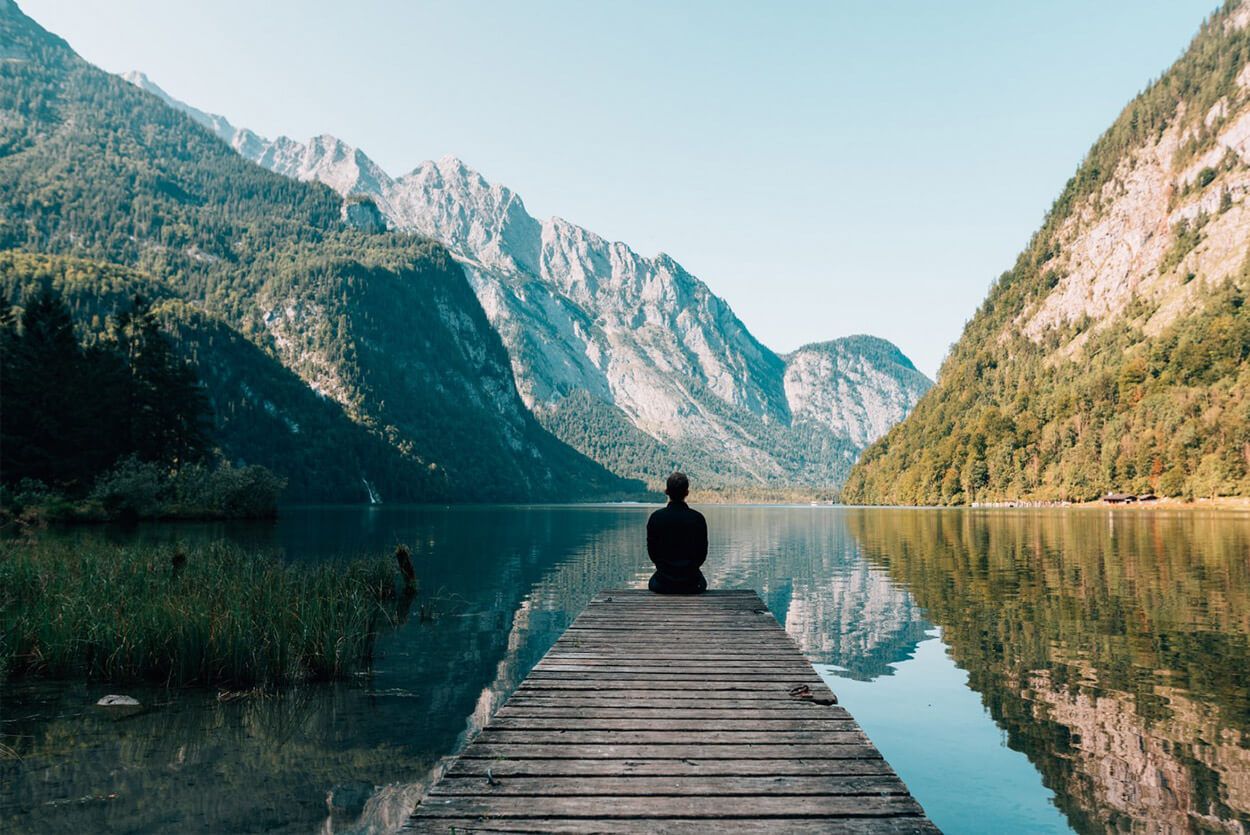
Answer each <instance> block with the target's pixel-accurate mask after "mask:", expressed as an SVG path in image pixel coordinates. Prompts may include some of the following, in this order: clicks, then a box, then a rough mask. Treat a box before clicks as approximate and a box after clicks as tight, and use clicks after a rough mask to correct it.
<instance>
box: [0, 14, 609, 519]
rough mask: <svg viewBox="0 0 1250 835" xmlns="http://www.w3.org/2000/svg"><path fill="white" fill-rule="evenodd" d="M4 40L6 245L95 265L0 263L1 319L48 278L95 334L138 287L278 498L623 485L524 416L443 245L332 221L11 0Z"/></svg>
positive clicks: (539, 494) (0, 102) (321, 191)
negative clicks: (277, 483)
mask: <svg viewBox="0 0 1250 835" xmlns="http://www.w3.org/2000/svg"><path fill="white" fill-rule="evenodd" d="M0 44H2V45H3V60H0V249H4V250H21V251H24V252H27V253H48V254H56V255H66V256H73V257H75V258H81V259H87V260H89V261H92V262H96V266H94V267H80V266H75V267H72V268H70V269H69V270H68V271H67V270H66V268H65V267H64V265H63V264H60V265H58V264H57V263H52V262H40V261H38V260H22V259H19V258H9V259H8V260H6V262H5V270H4V272H5V276H6V278H5V288H6V290H7V291H8V293H9V300H10V302H12V303H13V304H16V305H19V306H20V305H21V304H22V303H23V301H24V299H25V298H26V297H27V295H28V294H29V293H30V292H31V287H32V286H33V285H32V282H35V283H38V281H42V280H45V279H40V278H37V277H34V276H33V274H32V271H33V273H41V272H48V271H51V272H52V273H53V274H54V276H53V278H52V279H51V280H53V281H55V282H59V283H63V284H66V285H67V292H68V293H69V295H71V296H72V297H74V304H75V306H76V308H77V309H78V310H79V311H81V312H82V313H83V314H84V315H83V316H82V317H80V321H81V322H82V325H83V326H84V327H86V328H88V329H90V328H91V327H92V326H93V324H92V323H93V321H94V320H93V319H92V318H91V317H93V316H95V315H96V309H97V308H99V309H102V308H104V307H107V306H108V305H109V304H110V303H111V302H110V299H111V298H113V296H112V295H110V293H111V291H110V290H109V289H108V288H109V286H110V285H111V284H112V283H118V282H120V283H121V284H127V285H129V284H133V283H135V282H138V283H142V284H143V285H144V286H145V287H146V288H147V290H146V292H147V293H148V295H149V296H150V297H151V298H153V299H155V300H157V306H156V311H157V313H158V315H159V317H160V320H161V321H162V322H164V323H165V324H166V325H167V326H168V327H169V328H170V330H171V332H173V333H174V334H176V335H177V337H178V341H179V343H180V344H181V345H182V346H183V348H184V350H185V351H186V352H187V354H188V355H189V356H192V357H194V358H196V359H197V360H199V365H200V367H201V369H202V373H203V376H204V378H205V380H206V381H207V383H208V386H209V390H210V393H211V396H212V398H213V400H214V405H215V407H216V408H215V410H214V413H215V414H216V415H217V418H216V420H217V427H216V428H217V430H218V432H219V436H218V441H219V442H220V444H221V445H222V447H223V448H224V449H225V450H226V451H228V453H229V454H230V455H232V456H234V457H237V458H240V459H243V460H246V461H248V462H263V463H265V464H267V465H269V466H271V467H272V468H273V469H274V470H275V471H277V472H279V473H281V474H283V475H285V476H287V477H288V479H289V480H290V485H291V486H290V488H289V489H290V491H291V492H290V496H289V498H325V499H329V498H335V499H344V500H363V499H364V498H366V497H367V492H366V489H365V487H364V485H363V482H364V480H365V479H367V480H369V481H370V482H373V483H375V484H376V485H377V487H378V490H379V492H380V493H381V495H382V497H383V498H384V499H407V500H423V499H426V500H428V499H451V498H458V499H465V500H486V499H525V498H548V497H558V496H559V497H574V496H585V495H603V494H604V493H606V492H611V491H619V490H621V489H628V488H630V485H629V484H627V483H625V482H622V481H621V480H620V479H617V478H616V477H614V476H612V475H611V474H610V473H608V472H607V471H606V470H604V469H603V468H602V467H600V466H599V465H597V464H594V463H593V462H591V461H589V460H588V459H586V458H585V457H584V456H581V455H580V454H578V453H576V452H575V451H573V450H572V449H570V448H569V447H567V446H565V445H564V444H562V443H561V442H559V441H557V440H556V439H555V438H554V437H552V436H551V435H550V434H549V433H547V432H546V431H545V430H543V429H542V428H541V427H540V426H539V425H538V424H537V422H536V421H535V420H534V419H533V417H532V416H531V415H530V414H529V412H528V410H527V409H526V408H525V407H524V405H523V404H522V403H521V400H520V398H519V396H518V395H517V393H516V390H515V386H514V383H513V380H512V374H511V368H510V365H509V360H508V356H507V354H506V353H505V351H504V348H503V345H502V343H501V342H500V341H499V338H498V336H497V335H496V334H495V332H494V331H493V330H492V329H491V327H490V325H489V323H488V322H487V320H486V317H485V315H484V314H483V312H482V310H481V307H480V305H479V304H478V302H477V299H476V297H475V296H474V294H473V292H472V290H471V288H470V287H469V285H468V283H467V282H466V281H465V278H464V275H463V272H462V270H461V269H460V267H459V266H458V265H457V264H456V263H455V262H454V261H452V260H451V259H450V258H449V257H448V256H447V254H446V252H445V250H443V248H442V247H440V246H439V245H437V244H434V243H431V242H428V241H424V240H421V239H418V238H414V237H412V236H410V235H407V234H399V233H385V232H372V231H367V230H362V229H358V228H356V225H352V224H349V223H347V222H345V221H344V220H343V217H344V216H345V215H346V213H345V212H344V211H343V206H342V204H343V201H342V199H341V198H340V197H339V196H338V195H337V194H335V193H334V192H333V191H332V190H330V189H329V188H326V187H324V186H321V185H317V184H306V183H299V182H296V181H293V180H290V179H287V178H285V177H281V176H278V175H276V174H273V173H271V172H268V171H265V170H263V169H261V168H260V167H258V166H255V165H253V164H251V163H249V162H247V161H245V160H243V159H241V158H240V157H239V156H238V155H236V154H235V153H234V152H233V151H232V150H231V149H230V148H228V147H226V146H225V145H223V144H222V143H221V142H220V141H218V140H217V139H216V138H215V137H214V136H213V135H212V134H211V133H209V132H208V131H207V130H205V129H204V128H203V127H202V126H200V125H198V124H196V123H195V122H194V121H193V120H192V119H190V118H188V117H187V116H185V115H184V114H182V113H179V112H177V111H175V110H172V109H170V108H168V107H165V106H164V105H162V104H161V103H160V102H158V101H156V100H155V99H153V98H152V97H151V96H149V95H147V94H145V93H143V92H141V91H139V90H137V89H135V88H134V87H133V86H131V85H129V84H127V83H126V82H124V81H122V80H121V79H118V78H116V77H114V76H111V75H109V74H107V73H104V72H103V71H101V70H99V69H97V68H95V67H93V66H91V65H90V64H88V63H87V62H85V61H83V60H82V59H81V58H79V57H78V56H77V55H75V54H74V53H73V51H72V50H71V49H70V48H69V47H68V45H66V44H65V43H64V42H63V41H62V40H60V39H59V38H56V37H55V36H52V35H50V34H48V33H47V32H45V31H43V30H42V29H41V28H39V27H38V26H37V25H36V24H35V23H33V22H32V21H31V20H30V19H29V18H27V17H25V16H24V15H23V14H22V13H21V12H20V11H19V10H18V9H17V8H16V6H14V5H13V4H12V3H10V2H7V0H3V1H2V2H0ZM357 225H358V224H357ZM101 264H117V265H121V266H122V267H125V268H126V269H125V270H121V271H117V270H115V269H114V268H113V267H101V266H99V265H101ZM69 273H84V275H83V276H81V280H73V281H70V280H69V279H68V278H67V276H68V275H69ZM69 285H72V286H69Z"/></svg>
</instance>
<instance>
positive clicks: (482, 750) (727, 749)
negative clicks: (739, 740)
mask: <svg viewBox="0 0 1250 835" xmlns="http://www.w3.org/2000/svg"><path fill="white" fill-rule="evenodd" d="M521 748H522V746H519V745H514V744H505V745H487V744H485V743H481V742H474V743H473V744H472V745H470V746H469V747H467V748H465V749H464V753H463V754H461V755H460V756H461V757H468V758H470V759H495V758H497V757H514V758H515V757H529V758H532V759H549V758H552V757H555V758H560V759H575V760H594V759H600V760H605V759H606V760H620V759H628V758H632V757H644V758H647V759H654V760H663V759H692V760H694V759H704V760H715V759H729V760H751V759H757V760H786V759H791V760H796V759H805V760H814V759H834V760H836V759H843V760H844V759H859V758H875V757H880V756H881V754H880V753H879V752H878V751H877V749H876V747H875V746H873V745H871V744H864V743H862V742H857V743H848V744H846V745H836V744H832V743H830V744H823V743H822V744H817V745H801V744H788V745H768V744H766V743H765V744H759V745H756V744H751V745H732V744H726V745H610V744H607V745H526V746H524V751H522V750H520V749H521Z"/></svg>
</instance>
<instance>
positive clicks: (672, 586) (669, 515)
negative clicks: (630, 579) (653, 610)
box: [647, 473, 707, 594]
mask: <svg viewBox="0 0 1250 835" xmlns="http://www.w3.org/2000/svg"><path fill="white" fill-rule="evenodd" d="M664 492H665V493H667V494H668V505H667V506H666V507H663V508H661V509H660V510H657V511H656V512H655V513H652V514H651V518H650V519H648V520H647V555H648V556H649V557H651V562H653V563H655V573H654V574H652V575H651V581H650V582H649V583H647V587H648V588H649V589H651V591H653V592H655V593H657V594H698V593H699V592H702V591H706V590H707V580H706V579H705V578H704V576H703V572H701V571H700V570H699V567H700V566H702V565H703V562H704V560H706V559H707V521H706V520H705V519H704V518H703V514H702V513H700V512H699V511H697V510H695V509H693V508H692V507H690V505H688V504H686V496H687V495H689V493H690V480H689V479H688V478H686V474H685V473H673V474H672V475H671V476H669V477H668V484H667V485H666V486H665V488H664Z"/></svg>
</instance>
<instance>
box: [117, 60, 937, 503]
mask: <svg viewBox="0 0 1250 835" xmlns="http://www.w3.org/2000/svg"><path fill="white" fill-rule="evenodd" d="M126 78H127V79H128V80H130V81H131V82H132V83H135V84H137V85H139V86H141V87H143V88H144V89H147V90H149V92H152V93H153V94H154V95H157V96H158V97H159V98H161V99H162V101H165V102H166V103H167V104H170V105H171V106H173V107H176V108H182V109H184V110H186V111H187V112H188V113H190V114H192V115H193V117H195V118H197V119H198V120H199V121H201V123H202V124H205V125H206V126H208V127H210V128H211V129H214V130H216V131H217V135H218V136H219V137H220V138H221V139H223V140H224V141H226V142H227V143H228V144H230V145H231V147H233V148H235V150H236V151H238V152H239V153H240V154H242V155H244V156H245V157H247V158H248V159H251V160H253V161H255V162H257V163H258V164H260V165H262V166H264V167H268V168H270V169H271V170H274V171H278V172H280V173H283V174H284V175H286V176H291V177H294V178H296V179H301V180H316V181H319V182H323V183H326V184H328V185H330V186H331V187H333V188H335V189H336V190H337V191H339V192H340V193H341V194H344V195H351V194H360V195H363V196H365V197H368V198H369V199H372V200H373V201H374V202H375V204H376V205H377V207H378V209H379V210H380V211H381V213H382V214H383V215H384V216H385V217H386V218H387V219H388V221H389V223H390V225H391V227H392V228H396V229H402V230H408V231H413V232H416V233H418V234H422V235H426V236H428V237H431V238H433V239H435V240H438V241H440V242H441V243H443V244H444V245H445V246H446V247H447V248H448V250H449V251H450V252H451V253H452V256H453V257H454V258H456V259H457V260H458V261H459V262H460V263H461V265H462V266H463V267H464V269H465V271H466V274H467V276H468V278H469V281H470V284H471V285H472V286H473V289H474V291H475V293H476V294H477V297H478V300H479V302H480V303H481V305H482V307H483V309H484V310H485V312H486V315H487V318H488V319H489V320H490V322H491V324H492V325H493V326H494V328H495V329H496V331H497V332H498V333H499V334H500V337H501V338H502V339H503V341H504V344H505V345H506V346H507V348H508V353H509V356H510V358H511V362H512V368H513V376H514V379H515V381H516V385H517V389H518V391H520V393H521V397H522V399H523V400H524V402H525V403H526V405H527V406H528V407H529V408H530V409H531V410H532V411H533V412H534V414H535V415H536V416H538V418H539V420H540V422H543V423H544V425H545V426H547V428H549V429H551V430H552V431H553V432H555V433H556V434H557V436H559V437H561V438H562V440H565V441H566V442H567V443H570V444H571V445H572V446H574V447H575V448H578V449H580V450H581V451H582V452H585V453H587V454H590V455H591V457H594V456H595V455H599V456H600V458H601V459H602V457H603V452H602V450H601V449H600V448H599V446H598V445H588V438H587V432H585V431H573V424H574V421H573V419H572V418H571V417H570V415H569V409H570V408H572V409H574V410H575V411H576V410H581V409H583V407H589V406H590V404H588V403H587V402H586V401H585V400H584V399H583V398H582V397H581V396H580V395H579V396H578V397H577V398H574V401H573V402H572V403H571V404H562V401H564V400H565V399H566V398H568V397H569V396H570V395H571V394H572V393H574V392H581V393H584V394H585V395H587V396H590V397H593V398H595V399H597V400H599V401H600V402H601V403H602V404H603V406H604V407H606V408H607V409H608V410H609V411H608V412H604V411H603V410H602V409H599V408H598V407H595V408H594V409H593V410H594V411H595V414H596V416H597V419H599V420H609V421H610V422H612V423H613V424H616V423H617V422H618V421H619V419H623V420H624V421H625V422H627V423H629V424H630V425H632V426H633V427H634V428H635V429H637V430H639V431H640V432H642V433H643V434H644V435H646V436H648V437H649V438H651V439H652V440H653V441H654V442H655V443H656V444H658V446H654V447H653V446H652V445H651V444H648V443H646V442H639V443H638V444H636V445H634V446H636V447H637V448H638V449H642V448H647V449H652V450H653V452H655V454H657V455H658V456H659V459H658V460H655V459H649V460H648V461H646V462H642V461H634V462H630V463H629V464H628V465H627V467H626V469H627V470H629V471H630V472H635V473H638V472H643V471H647V472H649V473H650V480H651V481H652V483H654V482H655V480H656V479H657V478H658V477H659V474H661V473H662V472H663V471H664V470H665V469H667V468H669V467H671V466H683V467H686V468H688V469H690V470H692V472H694V473H696V474H698V475H699V476H700V477H701V478H702V479H703V480H704V482H705V483H707V482H709V481H710V482H712V483H715V484H717V485H722V486H741V485H743V484H755V485H779V484H781V485H784V484H794V483H798V484H804V485H807V486H811V487H817V488H821V489H831V488H836V487H837V486H838V484H840V482H841V480H842V477H843V476H844V474H845V473H846V472H847V470H848V469H849V467H850V464H851V462H852V461H853V460H854V458H855V456H856V454H857V453H858V451H859V449H860V448H862V447H863V446H864V445H865V444H866V443H868V442H870V441H871V440H873V439H875V438H876V437H877V436H879V435H880V434H881V433H882V432H884V431H885V430H886V429H887V428H888V427H889V426H890V425H891V424H892V423H893V422H896V421H897V420H898V419H900V418H901V417H902V416H903V415H904V414H906V413H907V411H908V410H909V409H910V408H911V406H912V405H913V404H914V403H915V401H916V399H917V398H918V397H919V396H920V394H921V393H923V391H924V390H926V389H927V388H928V386H929V385H930V383H929V381H928V380H927V378H925V377H924V376H923V375H920V374H919V372H916V371H915V368H914V366H913V365H912V364H911V363H910V361H907V362H906V363H905V364H902V363H897V362H894V361H892V360H890V361H887V362H885V363H884V364H883V365H882V366H880V367H878V368H876V369H875V370H874V371H873V373H869V372H868V369H867V367H866V364H870V363H871V361H870V360H868V359H867V358H863V362H861V363H860V366H861V367H860V368H859V372H860V373H858V375H857V376H855V377H854V379H850V378H846V377H844V376H841V375H842V369H843V367H844V366H845V365H846V363H842V364H834V365H832V366H829V367H828V368H826V369H825V373H824V374H823V375H812V374H810V373H807V372H808V370H809V369H807V368H805V369H804V373H798V371H797V370H795V371H794V372H793V373H791V374H790V377H791V382H790V384H789V388H787V373H788V360H787V357H797V358H799V360H800V361H804V362H807V361H809V360H811V358H812V352H811V351H810V350H807V348H808V346H805V348H801V349H799V350H798V351H795V352H791V353H790V354H787V355H786V356H785V357H783V356H782V355H779V354H777V353H775V352H773V351H772V350H770V349H769V348H767V347H766V346H764V345H763V344H762V343H760V342H759V341H758V340H756V339H755V337H754V336H752V335H751V333H750V331H749V330H748V329H747V328H746V326H745V325H744V324H743V323H742V322H741V320H740V319H738V317H737V316H736V315H735V314H734V312H733V310H732V308H731V307H730V306H729V305H728V304H727V303H726V302H725V301H724V300H723V299H721V298H720V297H719V296H717V295H716V294H715V293H713V292H712V291H711V290H710V288H709V287H708V286H707V285H706V284H705V283H704V282H702V281H700V280H699V279H698V278H696V277H695V276H693V275H691V274H690V273H689V272H687V271H686V270H685V269H684V268H683V267H682V266H681V265H680V264H679V263H678V262H677V261H676V260H675V259H673V258H672V257H671V256H669V255H667V254H665V253H659V254H657V255H656V256H654V257H650V258H648V257H645V256H642V255H639V254H638V253H636V252H634V251H633V250H632V249H630V248H629V247H628V245H626V244H624V243H622V242H619V241H608V240H606V239H604V238H602V237H600V236H599V235H596V234H595V233H593V232H591V231H589V230H586V229H584V228H582V227H580V226H578V225H576V224H574V223H571V222H569V221H567V220H564V219H563V218H561V217H559V216H553V217H551V218H548V219H546V220H541V221H540V220H538V219H536V218H534V217H532V216H531V215H529V213H528V212H527V211H526V209H525V205H524V202H523V200H522V198H521V197H520V196H519V195H518V194H516V193H515V192H513V191H512V190H511V189H509V188H507V187H506V186H503V185H499V184H492V183H489V182H488V181H486V180H485V178H483V177H482V176H481V175H480V174H479V173H477V172H476V171H474V170H473V169H471V168H469V167H468V166H467V165H465V163H464V162H463V161H462V160H460V159H459V158H457V157H454V156H451V155H447V156H444V157H442V158H440V159H439V160H437V161H426V162H423V163H421V164H419V165H417V166H416V167H414V168H413V169H412V170H411V171H410V172H408V173H406V174H403V175H400V176H398V177H393V178H392V177H390V176H389V175H387V174H386V172H384V171H382V169H381V168H380V167H378V166H377V165H376V164H374V163H373V162H372V161H371V160H369V158H368V156H367V155H365V154H364V153H363V152H361V151H360V150H359V149H357V148H354V147H352V146H350V145H348V144H346V143H343V142H341V141H339V140H337V139H334V138H333V137H327V136H324V135H323V136H320V137H316V138H314V139H313V140H310V141H309V142H308V143H299V142H295V141H293V140H290V139H287V138H286V137H279V138H278V139H277V140H273V141H272V142H270V141H268V140H258V139H257V137H256V135H255V134H253V133H251V132H250V131H245V130H241V129H238V128H235V127H234V126H233V125H231V124H230V122H229V120H227V119H225V118H224V117H219V116H215V115H213V114H207V113H204V112H202V111H199V110H197V109H195V108H194V107H191V106H189V105H186V104H184V103H182V102H179V101H178V100H177V99H174V98H173V97H172V96H170V95H169V94H167V93H166V92H165V91H164V90H162V89H161V88H160V87H159V86H157V85H156V84H155V83H154V82H152V81H151V80H150V79H149V78H147V76H145V75H143V74H142V73H138V72H133V71H132V72H131V73H128V74H127V75H126ZM841 344H842V345H843V346H844V348H845V352H850V351H853V346H854V345H855V344H856V343H854V342H846V343H841ZM895 350H897V349H895ZM876 353H877V354H880V353H881V352H879V351H878V352H876ZM900 356H901V352H900ZM846 359H847V362H849V357H848V358H846ZM818 384H819V385H827V386H833V389H834V391H836V392H837V393H836V394H830V395H828V396H824V397H822V398H820V399H821V400H822V407H821V408H820V409H815V410H811V409H809V410H808V411H807V412H805V413H804V414H803V415H801V416H796V415H795V414H794V413H793V410H792V408H791V403H790V399H789V398H790V396H791V394H790V393H791V392H799V391H806V388H807V387H809V386H811V385H818ZM861 388H862V389H863V392H861V391H860V389H861ZM861 395H862V396H861ZM808 400H810V398H808V399H806V400H804V402H805V403H806V402H808ZM835 400H836V401H839V402H838V403H835V402H834V401H835ZM610 414H611V415H616V417H609V415H610ZM799 423H802V424H803V426H802V427H799V426H798V424H799ZM792 429H794V430H798V431H791V430H792ZM617 430H621V431H624V430H623V429H622V428H621V427H619V426H617V428H616V430H613V431H617ZM562 432H563V433H564V434H563V435H562V434H561V433H562ZM813 441H815V443H813ZM601 463H603V461H602V460H601ZM619 463H620V462H618V464H619ZM644 463H645V465H644Z"/></svg>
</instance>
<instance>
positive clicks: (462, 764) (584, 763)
mask: <svg viewBox="0 0 1250 835" xmlns="http://www.w3.org/2000/svg"><path fill="white" fill-rule="evenodd" d="M488 771H489V772H490V776H491V777H492V778H494V779H504V778H507V777H595V776H598V777H603V776H609V777H611V776H628V775H637V776H647V777H733V776H739V777H751V776H759V777H770V776H778V775H791V776H809V777H810V776H833V777H837V776H846V775H856V774H877V775H883V774H893V773H894V771H893V769H891V768H890V765H889V763H887V762H886V761H885V760H883V759H879V758H877V759H865V758H850V759H819V760H807V759H797V760H767V759H762V760H734V759H715V760H696V759H680V760H674V759H662V760H655V759H644V758H628V759H616V760H614V759H602V760H569V759H550V758H547V759H517V758H505V759H497V760H476V759H464V758H461V759H458V760H456V761H455V763H453V764H452V765H451V766H450V767H449V768H448V770H447V776H448V777H466V776H476V777H484V776H486V774H487V772H488Z"/></svg>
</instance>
